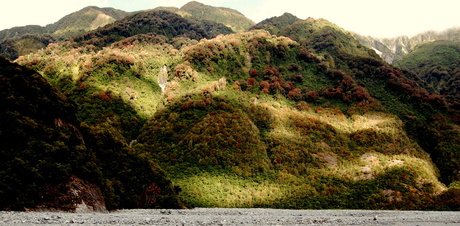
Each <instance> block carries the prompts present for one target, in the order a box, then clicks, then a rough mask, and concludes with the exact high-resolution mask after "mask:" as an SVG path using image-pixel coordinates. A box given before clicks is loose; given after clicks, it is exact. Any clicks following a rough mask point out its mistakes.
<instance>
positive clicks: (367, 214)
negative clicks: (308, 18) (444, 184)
mask: <svg viewBox="0 0 460 226" xmlns="http://www.w3.org/2000/svg"><path fill="white" fill-rule="evenodd" d="M38 224H46V225H303V224H320V225H430V226H433V225H459V224H460V212H435V211H373V210H279V209H222V208H216V209H207V208H197V209H187V210H185V209H182V210H170V209H167V210H165V209H163V210H152V209H149V210H145V209H136V210H118V211H114V212H110V213H64V212H7V211H2V212H0V225H38Z"/></svg>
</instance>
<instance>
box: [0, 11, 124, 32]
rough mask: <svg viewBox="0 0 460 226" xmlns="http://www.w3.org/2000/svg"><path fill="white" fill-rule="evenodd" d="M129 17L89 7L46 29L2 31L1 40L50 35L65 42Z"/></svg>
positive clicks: (31, 26)
mask: <svg viewBox="0 0 460 226" xmlns="http://www.w3.org/2000/svg"><path fill="white" fill-rule="evenodd" d="M127 15H129V13H127V12H124V11H121V10H117V9H113V8H99V7H96V6H89V7H85V8H83V9H81V10H79V11H77V12H74V13H71V14H69V15H67V16H65V17H63V18H61V19H60V20H59V21H57V22H55V23H53V24H49V25H46V26H45V27H42V26H38V25H28V26H23V27H13V28H10V29H5V30H2V31H0V40H5V39H16V38H20V37H21V36H23V35H27V34H50V35H51V36H52V37H53V38H55V39H58V40H63V39H66V38H68V37H71V36H74V35H77V34H82V33H84V32H87V31H90V30H94V29H96V28H98V27H102V26H105V25H107V24H109V23H113V22H114V21H116V20H119V19H121V18H123V17H126V16H127Z"/></svg>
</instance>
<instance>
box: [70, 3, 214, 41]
mask: <svg viewBox="0 0 460 226" xmlns="http://www.w3.org/2000/svg"><path fill="white" fill-rule="evenodd" d="M139 34H152V35H162V36H165V37H166V38H168V39H171V40H172V39H173V38H174V37H179V36H180V37H184V38H189V39H195V40H199V39H202V38H210V37H211V36H209V35H208V34H207V33H206V31H205V30H204V28H203V27H202V26H200V25H199V24H195V23H192V22H190V21H188V20H187V19H184V18H182V17H181V16H179V15H177V14H175V13H172V12H169V11H161V10H149V11H142V12H139V13H136V14H134V15H131V16H128V17H126V18H124V19H121V20H118V21H116V22H115V23H112V24H110V25H107V26H105V27H102V28H99V29H96V30H94V31H91V32H88V33H85V34H83V35H80V36H75V37H73V38H72V39H71V40H72V41H74V42H77V43H80V44H84V45H89V44H91V45H95V46H98V47H104V46H107V45H110V44H112V43H114V42H117V41H121V40H123V39H125V38H128V37H131V36H134V35H139Z"/></svg>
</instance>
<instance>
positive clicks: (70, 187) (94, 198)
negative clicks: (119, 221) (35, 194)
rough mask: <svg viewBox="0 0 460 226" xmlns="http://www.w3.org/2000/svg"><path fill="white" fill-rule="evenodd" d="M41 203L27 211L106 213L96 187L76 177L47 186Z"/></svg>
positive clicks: (99, 192) (99, 191) (100, 193)
mask: <svg viewBox="0 0 460 226" xmlns="http://www.w3.org/2000/svg"><path fill="white" fill-rule="evenodd" d="M41 197H42V198H43V202H42V203H40V204H39V205H37V206H36V207H34V208H28V209H27V210H28V211H66V212H75V213H90V212H108V211H107V208H106V206H105V203H104V199H103V197H102V192H101V190H100V189H99V187H98V186H96V185H94V184H92V183H90V182H88V181H85V180H82V179H80V178H78V177H76V176H72V177H70V179H69V181H68V182H67V183H65V184H60V185H54V186H53V185H47V186H46V188H45V189H44V191H43V193H42V194H41Z"/></svg>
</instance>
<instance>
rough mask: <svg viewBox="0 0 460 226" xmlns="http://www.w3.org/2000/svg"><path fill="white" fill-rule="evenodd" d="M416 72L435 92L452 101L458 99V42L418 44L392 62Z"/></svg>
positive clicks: (459, 55) (459, 94)
mask: <svg viewBox="0 0 460 226" xmlns="http://www.w3.org/2000/svg"><path fill="white" fill-rule="evenodd" d="M394 64H395V65H396V66H399V67H402V68H406V69H408V70H410V71H413V72H415V73H417V74H418V75H419V76H420V77H421V78H422V79H423V80H425V81H426V82H427V83H428V84H429V85H431V86H433V87H434V89H435V90H436V93H437V94H442V95H444V96H446V97H447V98H448V99H449V100H451V101H452V102H454V101H457V102H458V101H459V100H460V93H459V91H460V90H458V88H457V87H458V84H459V83H458V82H459V81H458V79H459V76H460V74H459V72H460V70H459V64H460V42H454V41H433V42H428V43H425V44H421V45H418V46H417V47H416V48H415V49H414V50H412V51H411V52H410V53H408V54H406V55H405V56H404V57H403V58H401V59H400V60H398V61H396V62H395V63H394Z"/></svg>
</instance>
